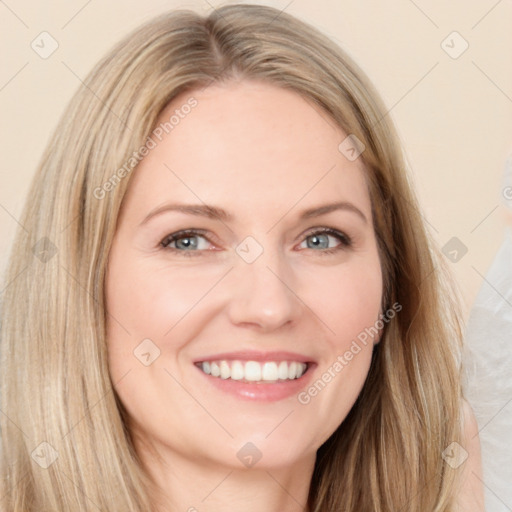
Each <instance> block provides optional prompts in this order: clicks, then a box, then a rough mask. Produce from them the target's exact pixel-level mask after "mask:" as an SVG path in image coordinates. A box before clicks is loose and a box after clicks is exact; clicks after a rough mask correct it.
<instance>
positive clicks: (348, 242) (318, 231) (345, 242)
mask: <svg viewBox="0 0 512 512" xmlns="http://www.w3.org/2000/svg"><path fill="white" fill-rule="evenodd" d="M205 234H206V231H205V230H202V229H184V230H182V231H177V232H176V233H172V234H170V235H167V236H166V237H165V238H164V239H163V240H162V241H161V242H160V245H161V246H162V248H163V249H165V250H166V251H171V252H173V253H180V254H182V255H183V256H186V257H192V256H200V255H201V253H203V252H204V251H203V250H193V251H184V250H181V249H175V248H174V247H168V245H169V244H171V243H172V242H176V241H178V240H181V239H182V238H191V237H193V236H201V237H203V238H204V239H206V240H208V237H206V236H205ZM314 235H332V236H334V237H335V238H337V239H338V240H339V241H340V242H341V243H340V245H337V246H336V247H332V248H330V249H324V250H321V251H317V252H320V254H322V255H329V254H334V253H336V252H338V251H341V250H344V249H348V248H349V247H351V246H352V239H351V238H350V237H349V236H348V235H346V234H344V233H342V232H341V231H338V230H336V229H332V228H315V229H314V231H310V232H309V233H307V234H306V235H305V237H304V239H306V238H309V237H311V236H314ZM208 241H210V240H208ZM210 243H211V241H210ZM308 249H311V248H310V247H308ZM313 250H314V249H313Z"/></svg>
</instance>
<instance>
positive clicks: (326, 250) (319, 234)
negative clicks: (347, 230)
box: [302, 228, 352, 254]
mask: <svg viewBox="0 0 512 512" xmlns="http://www.w3.org/2000/svg"><path fill="white" fill-rule="evenodd" d="M332 239H335V240H337V241H338V242H339V244H338V245H336V246H334V247H329V243H330V241H331V240H332ZM305 242H306V245H307V247H306V248H307V249H322V251H320V252H321V253H322V254H331V253H333V252H336V251H339V250H342V249H344V248H347V247H350V246H351V245H352V240H351V239H350V237H348V236H347V235H345V234H344V233H341V232H340V231H337V230H335V229H330V228H322V229H318V230H316V231H313V232H312V233H310V234H309V235H307V236H306V239H305ZM302 243H304V242H302Z"/></svg>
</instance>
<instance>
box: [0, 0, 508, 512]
mask: <svg viewBox="0 0 512 512" xmlns="http://www.w3.org/2000/svg"><path fill="white" fill-rule="evenodd" d="M228 3H229V2H228ZM261 3H265V4H269V5H272V6H274V7H277V8H279V9H284V10H286V12H288V13H290V14H294V15H296V16H298V17H299V18H302V19H304V20H305V21H308V22H310V23H312V24H313V25H315V26H316V27H318V28H319V29H321V30H322V31H323V32H325V33H326V34H327V35H329V36H330V37H332V38H333V39H334V40H336V41H337V42H338V43H339V44H340V45H341V46H343V47H344V48H345V49H346V50H347V51H348V52H349V53H350V54H351V55H352V56H353V57H354V58H355V60H356V62H358V63H359V64H360V66H361V67H362V68H363V69H364V70H365V71H366V73H367V74H368V75H369V76H370V78H371V79H372V80H373V81H374V83H375V85H376V87H377V89H378V90H379V91H380V92H381V94H382V96H383V98H384V100H385V102H386V104H387V106H388V108H389V109H390V115H391V117H392V118H393V119H394V121H395V122H396V124H397V128H398V131H399V134H400V136H401V138H402V141H403V144H404V147H405V150H406V153H407V156H408V160H409V162H410V165H411V168H412V178H413V181H414V183H415V185H416V187H417V192H418V195H419V198H420V200H421V206H422V208H423V211H424V216H425V218H426V220H427V222H428V225H429V226H430V230H431V232H432V233H433V235H434V236H435V239H436V240H437V241H438V243H439V245H440V246H444V245H445V244H446V243H447V242H448V241H449V240H450V239H452V237H457V238H458V239H459V240H460V241H461V243H463V244H464V245H465V246H466V247H467V249H468V252H467V253H466V254H465V255H464V256H463V257H462V258H461V259H460V260H459V261H458V262H456V263H453V262H449V265H450V266H451V268H452V269H453V271H454V273H455V276H456V278H457V280H458V283H459V285H460V288H461V291H462V294H463V297H464V300H465V308H466V313H468V312H469V309H470V307H471V305H472V303H473V301H474V299H475V297H476V294H477V292H478V289H479V287H480V285H481V283H482V280H483V276H485V274H486V272H487V269H488V268H489V266H490V264H491V261H492V259H493V257H494V255H495V253H496V251H497V250H498V248H499V246H500V245H501V243H502V240H503V235H504V228H505V225H506V223H507V222H510V221H511V219H512V215H510V214H509V217H508V220H506V219H507V217H506V209H505V207H504V206H500V204H501V196H502V191H503V186H504V185H503V183H502V173H503V167H504V163H505V159H506V158H507V156H508V155H509V154H510V153H512V30H511V29H510V27H511V21H512V0H450V1H448V2H447V1H445V0H443V1H441V0H433V1H426V0H414V1H413V0H392V1H387V2H379V1H377V0H373V1H370V0H345V1H335V0H321V1H311V0H310V1H306V0H292V1H290V0H283V1H281V0H276V1H267V2H261ZM218 5H221V2H219V1H216V0H210V1H209V2H207V1H205V0H196V1H188V2H178V1H163V0H145V1H135V0H124V1H120V0H111V1H109V2H101V1H100V0H89V1H87V0H68V1H63V0H61V1H57V0H53V1H37V0H5V1H2V0H0V43H1V48H2V66H1V68H0V108H1V111H2V123H1V133H0V144H1V154H2V166H1V175H0V270H2V271H3V269H4V267H5V262H6V257H7V252H8V250H9V248H10V245H11V242H12V238H13V235H14V231H15V229H16V227H17V219H18V218H19V215H20V212H21V208H22V205H23V202H24V200H25V196H26V193H27V190H28V186H29V182H30V180H31V177H32V175H33V173H34V170H35V167H36V165H37V163H38V161H39V159H40V157H41V154H42V151H43V148H44V147H45V145H46V143H47V140H48V138H49V136H50V133H51V132H52V131H53V130H54V128H55V127H56V124H57V121H58V118H59V116H60V115H61V113H62V111H63V108H64V106H65V105H66V103H67V102H68V100H69V99H70V97H71V96H72V94H73V93H74V92H75V91H76V90H77V89H78V88H79V87H82V84H81V80H83V79H84V78H85V77H86V75H87V73H88V72H89V71H90V69H91V67H92V66H93V64H94V63H95V62H96V61H97V60H98V59H99V58H100V57H101V56H102V55H103V54H104V53H105V52H106V51H107V49H109V48H110V47H111V45H112V44H113V43H115V42H116V41H117V40H118V39H119V38H120V37H121V36H123V35H124V34H125V33H126V32H128V31H129V30H131V29H133V28H134V27H136V26H137V25H139V23H141V22H142V21H145V20H147V19H149V18H151V17H153V16H154V15H156V14H158V13H160V12H163V11H165V10H167V9H172V8H184V7H188V8H193V9H194V10H196V11H199V12H202V13H204V14H206V13H207V12H208V11H209V10H210V9H211V8H212V7H215V6H218ZM43 31H47V32H48V33H49V34H51V37H52V38H54V39H55V40H56V41H57V42H58V45H59V46H58V49H57V50H56V51H55V52H54V53H53V54H52V55H51V56H49V57H48V58H47V59H43V58H41V57H40V56H39V55H38V54H37V53H36V52H35V51H34V50H33V49H32V48H31V43H32V42H33V41H35V44H38V41H40V40H41V36H40V34H41V32H43ZM454 31H456V32H458V33H459V34H460V37H459V36H457V35H453V32H454ZM443 41H444V43H443ZM465 43H467V44H468V45H469V46H468V48H467V50H466V51H465V52H464V53H462V54H461V55H460V56H458V58H453V57H455V56H456V54H457V53H458V52H459V51H460V49H462V48H463V46H462V45H463V44H465ZM450 47H451V48H450ZM445 50H447V51H448V53H447V51H445ZM449 53H451V54H452V55H451V56H450V55H449ZM511 264H512V263H511ZM2 281H3V280H2ZM5 285H6V283H2V282H1V281H0V292H1V290H2V289H3V288H4V286H5ZM0 300H1V293H0ZM509 398H510V397H508V398H507V400H508V399H509ZM504 402H505V397H504V398H503V403H504ZM507 403H508V402H507ZM477 412H478V410H477ZM493 414H494V412H493ZM501 417H502V418H504V416H503V415H502V416H501ZM479 421H480V424H481V425H484V426H485V425H486V424H487V421H488V418H483V419H482V417H479ZM495 423H496V422H495ZM505 430H506V431H509V428H508V427H507V428H506V429H505ZM486 432H490V430H489V429H487V431H486ZM493 435H494V434H493ZM505 436H506V434H505ZM482 439H483V441H484V445H483V448H484V460H486V461H487V464H488V465H489V466H488V473H487V475H486V482H487V487H486V493H487V496H488V498H489V497H490V498H492V500H494V501H493V506H492V511H491V508H489V509H488V510H489V511H491V512H495V511H496V512H501V511H502V510H503V511H504V510H511V509H510V508H509V507H506V508H505V507H504V506H503V505H504V500H505V491H504V490H505V489H506V488H507V487H508V485H509V484H507V483H503V482H502V484H501V487H500V484H499V483H498V480H499V478H500V475H501V472H500V470H501V468H503V467H504V465H503V464H502V463H501V462H499V466H500V467H498V468H496V469H492V466H491V463H492V462H493V461H494V460H497V459H498V458H499V457H498V455H500V454H502V453H503V449H504V446H503V445H501V446H499V445H497V444H496V442H493V439H492V438H491V439H490V440H487V441H486V440H485V439H486V438H485V436H483V437H482ZM502 439H503V437H502ZM502 459H503V458H502ZM505 465H507V463H506V462H505ZM508 465H509V466H510V461H509V463H508ZM491 469H492V471H491ZM501 476H502V475H501ZM500 496H501V497H500ZM510 506H511V507H512V503H511V504H510Z"/></svg>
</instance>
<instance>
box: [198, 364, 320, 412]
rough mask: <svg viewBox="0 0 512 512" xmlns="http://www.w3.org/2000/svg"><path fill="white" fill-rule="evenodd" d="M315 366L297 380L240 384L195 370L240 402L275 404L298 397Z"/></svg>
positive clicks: (310, 365) (311, 365) (312, 365)
mask: <svg viewBox="0 0 512 512" xmlns="http://www.w3.org/2000/svg"><path fill="white" fill-rule="evenodd" d="M315 366H316V364H313V363H310V364H309V366H308V369H307V371H306V373H304V375H302V376H301V377H299V378H298V379H293V380H284V381H276V382H241V381H239V380H233V379H221V378H220V377H212V376H211V375H208V374H206V373H204V372H203V371H202V370H201V369H199V368H197V366H196V368H197V370H198V371H199V372H200V373H201V374H202V375H203V377H205V378H206V379H207V382H209V383H210V384H211V385H212V386H216V387H217V388H218V389H220V390H221V391H223V392H224V393H228V394H230V395H233V396H235V397H237V398H240V399H242V400H259V401H262V402H277V401H278V400H284V399H286V398H289V397H291V396H294V395H295V396H296V395H298V394H299V393H300V391H302V390H303V389H304V387H305V386H306V385H307V384H308V382H309V381H310V380H311V376H312V374H313V370H314V367H315Z"/></svg>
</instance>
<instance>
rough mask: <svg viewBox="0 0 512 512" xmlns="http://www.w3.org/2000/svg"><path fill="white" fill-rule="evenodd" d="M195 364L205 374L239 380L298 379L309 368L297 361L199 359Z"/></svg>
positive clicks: (283, 380) (307, 365) (275, 380)
mask: <svg viewBox="0 0 512 512" xmlns="http://www.w3.org/2000/svg"><path fill="white" fill-rule="evenodd" d="M196 366H197V367H198V368H199V369H200V370H202V371H203V373H205V374H206V375H210V376H211V377H216V378H219V379H231V380H235V381H240V382H252V383H256V382H261V383H274V382H285V381H290V380H295V379H299V378H300V377H302V376H303V375H304V374H305V373H306V371H307V370H308V368H309V364H308V363H301V362H298V361H265V362H258V361H228V360H219V361H201V362H198V363H196Z"/></svg>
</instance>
